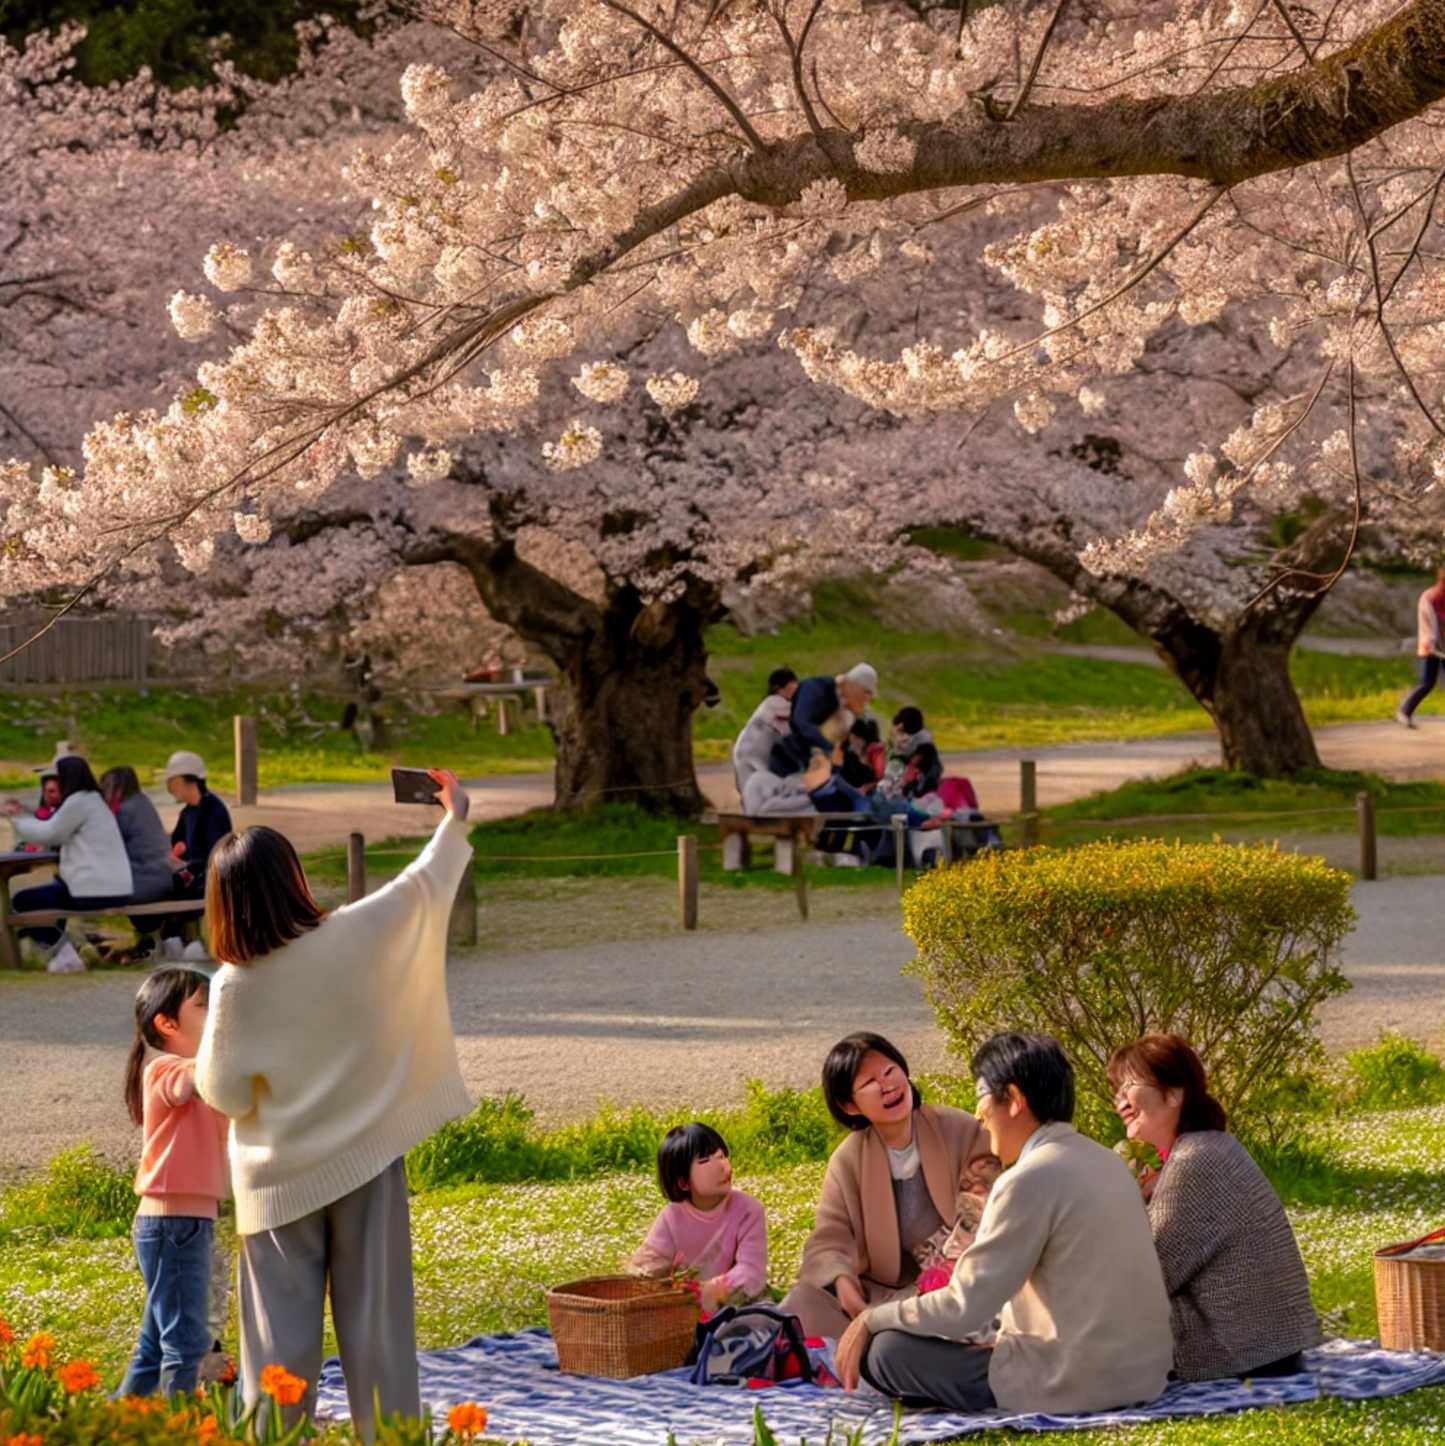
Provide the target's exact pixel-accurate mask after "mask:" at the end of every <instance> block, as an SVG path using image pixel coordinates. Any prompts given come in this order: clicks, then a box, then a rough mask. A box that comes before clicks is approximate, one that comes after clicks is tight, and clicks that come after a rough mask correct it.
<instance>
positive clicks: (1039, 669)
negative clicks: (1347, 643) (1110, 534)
mask: <svg viewBox="0 0 1445 1446" xmlns="http://www.w3.org/2000/svg"><path fill="white" fill-rule="evenodd" d="M819 596H820V600H819V606H818V611H817V612H816V614H815V615H814V616H813V617H811V618H804V619H800V620H797V621H795V622H792V623H790V624H788V625H787V626H786V627H785V628H783V629H782V630H781V632H779V633H778V634H777V635H776V636H767V637H759V638H745V637H743V636H742V635H741V634H740V633H739V632H738V631H737V629H736V628H734V627H732V626H731V625H729V624H723V625H721V626H718V627H715V628H714V629H712V631H711V633H710V634H709V640H708V641H709V649H710V653H711V661H710V664H709V668H710V672H711V674H712V676H713V678H714V679H715V680H716V681H717V683H718V684H719V686H720V688H721V689H722V694H723V701H722V703H721V704H720V705H719V706H718V707H717V708H714V709H703V710H702V711H700V712H699V713H698V715H697V717H696V721H695V729H694V736H695V743H696V753H697V756H698V758H699V759H703V760H706V759H723V758H726V757H727V756H728V754H729V752H730V750H731V746H732V741H733V739H734V738H735V737H736V736H737V733H738V731H739V730H740V729H741V727H742V725H743V724H744V723H745V722H746V721H747V718H748V717H749V715H750V714H751V713H752V711H753V708H754V707H755V706H756V704H757V701H758V699H759V698H761V697H762V695H763V692H764V691H765V686H766V678H767V675H768V673H769V671H770V670H771V669H773V668H774V667H777V666H778V665H780V664H787V665H789V666H791V667H792V668H793V669H795V670H796V671H797V672H798V673H799V674H803V675H806V674H810V673H835V672H838V671H839V670H841V669H843V668H846V667H850V666H851V665H852V664H853V663H856V662H858V661H859V660H860V659H862V660H866V661H868V662H871V663H873V664H874V665H875V666H876V667H877V668H878V672H879V677H880V680H881V693H880V696H879V698H878V700H877V703H876V711H877V712H878V713H879V714H880V715H881V716H882V717H884V718H885V719H886V718H890V717H891V716H892V714H893V713H894V711H895V710H896V709H897V708H899V707H901V706H902V705H903V704H905V703H912V704H916V705H917V706H919V707H921V708H922V709H923V711H924V714H925V716H926V718H927V720H928V723H929V726H930V727H931V728H932V729H933V731H934V734H935V736H936V737H937V739H938V741H939V742H940V744H941V745H942V746H944V747H945V748H992V747H1006V746H1029V745H1034V746H1038V745H1045V744H1050V743H1067V742H1074V741H1081V740H1089V739H1119V738H1137V737H1146V736H1154V735H1159V734H1167V733H1178V732H1187V731H1192V730H1207V729H1208V728H1209V726H1210V724H1209V719H1208V717H1207V716H1206V715H1205V713H1204V711H1203V710H1202V709H1201V708H1199V706H1198V705H1197V704H1195V703H1194V701H1193V700H1192V699H1191V698H1190V697H1189V695H1188V694H1187V693H1186V691H1185V690H1184V688H1183V686H1182V685H1181V684H1179V683H1178V682H1177V681H1176V680H1175V679H1174V678H1173V677H1172V676H1171V675H1170V674H1168V673H1167V672H1165V671H1164V670H1162V669H1160V668H1150V667H1144V666H1140V665H1138V664H1133V663H1111V662H1100V661H1097V660H1095V659H1091V658H1081V657H1072V656H1061V655H1059V654H1055V653H1048V652H1044V651H1042V650H1041V644H1040V642H1039V640H1037V639H1033V638H1028V637H1017V636H1016V637H1014V638H1013V639H1012V640H1009V639H993V638H990V639H985V638H979V637H972V636H965V637H958V636H952V635H948V634H943V633H939V634H926V633H909V634H905V633H898V632H893V631H890V630H888V629H886V628H884V627H883V626H882V625H881V624H880V623H878V622H877V621H876V619H875V617H874V615H873V613H872V611H871V606H870V602H869V596H868V594H867V592H866V589H864V590H859V589H857V588H852V589H850V588H849V587H848V586H846V585H842V584H834V585H831V586H830V587H829V588H826V589H822V590H820V595H819ZM1060 636H1061V637H1063V638H1065V639H1066V640H1080V641H1099V640H1104V641H1110V642H1119V641H1124V642H1133V643H1136V644H1137V643H1138V641H1139V640H1138V639H1137V638H1134V637H1133V636H1132V635H1125V636H1124V637H1123V638H1121V637H1120V629H1119V627H1118V626H1117V625H1114V624H1112V623H1110V622H1109V621H1108V619H1107V618H1105V617H1103V616H1102V615H1101V617H1100V618H1098V619H1094V618H1093V615H1091V617H1090V618H1086V619H1083V620H1082V621H1081V622H1079V623H1077V624H1073V625H1071V626H1070V627H1069V628H1066V629H1063V630H1062V631H1061V634H1060ZM1293 669H1294V676H1295V681H1296V684H1297V686H1298V688H1299V690H1300V693H1301V696H1302V698H1303V699H1304V704H1305V712H1306V714H1307V715H1308V717H1309V719H1310V722H1311V723H1313V724H1315V725H1317V726H1318V725H1323V724H1327V723H1340V722H1352V721H1359V720H1363V719H1378V718H1388V717H1389V716H1390V715H1391V713H1392V712H1393V711H1394V708H1395V705H1396V703H1397V702H1398V701H1399V697H1400V694H1401V693H1402V692H1403V690H1404V688H1405V687H1406V685H1407V684H1408V683H1409V681H1410V678H1411V673H1412V668H1411V665H1410V660H1409V659H1400V660H1398V661H1393V660H1381V659H1376V658H1350V657H1335V656H1327V655H1324V654H1319V653H1301V654H1298V655H1297V656H1296V657H1295V660H1294V664H1293ZM1440 701H1441V699H1440V695H1439V694H1437V695H1436V696H1435V697H1434V698H1432V699H1431V700H1430V701H1429V702H1428V703H1427V704H1426V705H1425V710H1424V711H1425V712H1427V713H1429V712H1431V711H1432V710H1435V709H1437V708H1439V706H1440ZM302 704H303V706H299V707H298V705H297V702H296V700H295V699H293V698H292V697H291V696H290V695H286V694H275V693H271V694H267V693H256V692H254V691H253V692H247V691H245V690H240V691H233V692H216V693H213V694H205V695H199V694H195V693H185V692H179V691H176V690H171V689H166V688H163V687H158V688H156V689H154V690H152V692H151V693H150V694H149V695H148V696H147V697H144V698H142V697H139V696H137V695H135V694H131V693H123V692H110V693H74V694H66V695H61V696H53V697H40V696H34V697H32V696H28V695H22V694H16V693H10V694H8V695H0V760H6V761H8V763H9V764H10V768H9V769H8V770H7V769H6V768H5V766H4V764H3V763H0V786H15V785H17V784H19V783H22V782H29V781H30V776H29V773H28V765H31V764H34V763H40V762H44V761H46V760H48V759H49V758H50V757H51V755H52V754H53V752H54V748H55V744H56V742H57V741H58V740H59V739H61V738H68V739H70V740H71V742H72V743H73V744H74V745H75V746H76V747H78V748H80V749H82V750H83V751H84V752H85V753H86V754H87V756H88V757H89V758H90V759H91V761H92V762H93V763H94V764H95V765H96V766H97V768H98V769H104V768H108V767H110V766H111V765H113V764H119V763H128V764H130V765H132V766H133V767H135V768H136V769H137V770H138V771H139V772H140V773H141V776H142V779H143V780H144V779H146V778H148V777H149V775H150V771H152V770H155V769H158V768H159V767H160V766H161V765H162V764H163V763H164V762H165V759H166V756H167V755H168V754H169V753H170V752H171V751H172V750H173V749H175V748H179V747H187V748H194V749H196V750H197V751H199V752H200V753H201V754H203V755H204V756H205V758H206V759H207V762H208V764H209V765H210V768H211V770H212V775H213V777H214V779H215V781H216V783H217V784H218V786H219V787H221V788H222V789H226V788H229V787H231V786H232V784H233V778H232V776H231V760H232V725H231V719H232V716H233V715H234V714H236V713H248V714H253V715H255V716H257V717H258V719H259V741H260V769H261V786H262V787H263V788H273V787H278V786H280V785H282V784H287V783H306V782H316V781H328V782H365V781H373V780H379V779H384V778H385V777H386V773H387V770H388V769H389V768H390V767H391V766H392V765H393V764H395V763H412V764H415V763H417V762H419V761H431V760H437V759H445V760H447V761H449V762H451V763H452V764H454V765H455V766H456V767H457V769H458V771H459V772H462V773H464V774H467V775H470V776H478V775H483V774H494V773H506V772H516V771H528V770H533V769H540V768H545V767H547V766H548V764H549V763H550V760H551V758H552V753H553V748H552V739H551V735H550V733H549V732H548V731H547V730H546V729H545V728H542V727H539V726H537V725H536V724H535V723H532V722H524V723H523V724H522V725H521V726H520V727H518V728H516V729H515V730H514V731H513V732H512V734H511V735H510V736H509V737H507V738H500V737H498V736H497V733H496V729H495V727H494V725H493V724H492V722H491V721H490V720H483V721H482V722H481V723H480V724H479V725H478V726H477V727H476V728H473V726H472V722H471V719H470V717H469V715H468V714H467V713H466V712H464V711H463V710H462V709H460V708H457V707H455V706H454V707H452V708H450V709H449V710H447V711H444V712H442V713H439V714H437V715H434V716H424V715H420V714H399V716H398V717H397V718H396V720H395V721H394V722H393V723H391V724H390V725H389V727H388V728H387V731H386V734H385V737H384V740H383V741H381V742H377V743H375V744H374V746H373V748H372V750H371V751H370V752H366V751H363V750H362V748H361V747H360V746H359V745H358V743H357V742H356V741H355V739H354V738H353V737H352V735H351V734H350V733H343V732H341V731H340V730H339V729H337V728H334V727H326V726H325V725H328V724H335V723H337V722H339V720H340V718H341V716H342V711H343V703H342V702H341V701H339V700H327V699H323V698H318V697H306V698H304V699H303V700H302ZM530 717H531V714H530V711H529V712H528V718H529V719H530ZM306 719H311V720H314V723H312V722H307V721H305V720H306ZM17 764H23V765H26V766H27V767H26V769H23V770H20V771H18V772H17V771H16V768H15V765H17Z"/></svg>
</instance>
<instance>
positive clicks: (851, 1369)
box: [833, 1315, 873, 1391]
mask: <svg viewBox="0 0 1445 1446" xmlns="http://www.w3.org/2000/svg"><path fill="white" fill-rule="evenodd" d="M872 1339H873V1333H872V1332H871V1331H870V1330H869V1329H868V1317H867V1316H866V1315H860V1316H859V1317H858V1318H857V1319H856V1320H855V1321H854V1322H853V1324H852V1325H850V1326H849V1327H848V1329H847V1330H845V1331H844V1332H843V1335H842V1337H841V1339H840V1340H839V1341H838V1346H837V1349H836V1350H835V1351H834V1352H833V1364H834V1365H835V1366H836V1367H837V1368H838V1379H839V1380H840V1381H842V1383H843V1389H844V1390H845V1391H856V1390H857V1389H858V1379H859V1376H860V1374H861V1372H862V1366H863V1357H864V1356H865V1355H867V1354H868V1342H869V1341H871V1340H872Z"/></svg>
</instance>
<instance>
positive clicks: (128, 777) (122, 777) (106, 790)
mask: <svg viewBox="0 0 1445 1446" xmlns="http://www.w3.org/2000/svg"><path fill="white" fill-rule="evenodd" d="M100 791H101V793H103V794H104V795H105V796H106V797H107V798H109V797H110V795H111V794H112V793H113V794H115V796H116V797H117V798H118V799H120V801H121V802H122V803H124V802H125V801H126V799H128V798H134V797H135V796H136V794H138V793H139V792H140V779H139V778H137V777H136V774H135V769H134V768H108V769H106V771H105V772H104V773H102V774H101V775H100Z"/></svg>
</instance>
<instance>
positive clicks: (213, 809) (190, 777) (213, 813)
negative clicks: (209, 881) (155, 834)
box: [162, 748, 231, 932]
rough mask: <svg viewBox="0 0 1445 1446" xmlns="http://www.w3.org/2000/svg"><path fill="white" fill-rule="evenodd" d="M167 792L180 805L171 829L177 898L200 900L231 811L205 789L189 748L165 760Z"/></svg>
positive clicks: (201, 765) (201, 766) (200, 764)
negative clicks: (209, 868)
mask: <svg viewBox="0 0 1445 1446" xmlns="http://www.w3.org/2000/svg"><path fill="white" fill-rule="evenodd" d="M166 791H167V792H168V793H169V794H170V796H171V797H172V798H173V799H175V801H176V802H177V803H179V804H180V805H181V816H180V818H178V819H177V820H176V826H175V828H174V829H172V830H171V867H172V868H173V869H174V870H175V871H176V881H175V893H176V897H177V898H179V899H203V898H205V896H206V865H207V864H208V863H209V862H210V860H211V850H212V849H213V848H215V846H216V845H217V844H218V843H220V841H221V840H222V839H223V838H225V836H226V835H227V834H228V833H230V832H231V812H230V810H229V809H228V808H227V807H226V805H225V804H224V803H222V802H221V800H220V799H219V798H217V797H216V795H215V794H214V793H212V792H211V791H210V789H209V788H207V787H206V763H205V760H204V759H203V758H202V757H201V755H200V754H199V753H192V752H191V751H190V749H188V748H181V749H178V750H177V751H176V752H175V753H172V754H171V756H170V757H169V758H168V759H167V760H166ZM162 932H165V931H164V930H163V931H162Z"/></svg>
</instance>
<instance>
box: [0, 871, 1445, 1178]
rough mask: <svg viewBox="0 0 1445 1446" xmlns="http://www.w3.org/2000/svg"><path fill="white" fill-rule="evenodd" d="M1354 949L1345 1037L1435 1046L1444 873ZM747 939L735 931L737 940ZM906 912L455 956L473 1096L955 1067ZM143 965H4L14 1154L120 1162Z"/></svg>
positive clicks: (1441, 998)
mask: <svg viewBox="0 0 1445 1446" xmlns="http://www.w3.org/2000/svg"><path fill="white" fill-rule="evenodd" d="M1354 898H1355V905H1356V907H1357V908H1358V909H1359V911H1360V916H1361V917H1360V927H1359V929H1358V931H1357V932H1356V933H1355V934H1354V935H1352V936H1351V937H1350V939H1349V940H1348V942H1347V945H1346V949H1345V972H1346V973H1347V974H1348V975H1349V976H1350V978H1351V979H1352V980H1353V981H1354V984H1355V988H1354V990H1353V991H1352V992H1351V993H1350V994H1347V995H1345V996H1344V997H1343V998H1341V999H1337V1000H1332V1001H1331V1002H1330V1003H1329V1004H1328V1005H1327V1006H1326V1009H1325V1011H1324V1038H1325V1043H1326V1045H1327V1046H1328V1047H1329V1048H1330V1049H1331V1050H1339V1049H1344V1048H1348V1047H1350V1046H1352V1045H1357V1044H1366V1043H1369V1042H1370V1041H1372V1040H1373V1039H1374V1038H1376V1036H1377V1035H1378V1034H1379V1033H1380V1031H1381V1030H1383V1029H1393V1030H1398V1031H1400V1032H1402V1033H1405V1034H1409V1035H1412V1036H1414V1037H1416V1038H1419V1039H1421V1040H1422V1041H1424V1042H1425V1043H1427V1044H1433V1045H1435V1046H1437V1047H1438V1045H1439V1043H1440V1031H1441V1020H1442V1018H1445V951H1442V949H1441V946H1440V939H1439V926H1438V921H1439V917H1440V906H1439V880H1438V878H1431V877H1416V878H1398V879H1385V880H1381V881H1380V882H1378V883H1372V884H1361V885H1357V886H1356V888H1355V891H1354ZM740 943H741V944H742V945H743V946H744V947H741V948H740V947H739V944H740ZM912 952H913V951H912V948H911V946H910V944H909V942H908V940H907V939H906V938H905V937H904V935H903V933H902V932H901V930H900V929H899V927H898V921H897V915H896V913H894V912H893V911H892V909H891V908H889V909H885V912H884V913H883V914H881V915H880V916H879V917H877V918H868V919H859V920H855V921H852V922H848V923H843V924H817V923H815V924H813V925H811V926H792V927H788V928H782V929H770V930H765V931H759V932H754V933H749V934H746V935H739V934H726V933H721V932H719V933H700V934H694V935H688V936H684V937H674V938H670V939H657V940H628V941H623V942H619V943H610V944H594V945H589V946H583V947H580V948H575V949H548V950H541V951H534V952H531V953H525V952H521V951H519V950H517V949H516V947H515V945H511V944H508V945H506V946H504V947H502V948H498V949H494V950H487V949H483V950H478V951H475V952H472V953H468V954H464V955H462V956H461V957H460V958H457V959H454V960H453V962H452V965H451V968H450V970H449V977H448V987H449V992H450V995H451V1003H452V1016H453V1019H454V1021H455V1025H456V1031H457V1037H458V1043H459V1050H460V1054H461V1060H462V1069H463V1073H464V1074H465V1076H466V1080H467V1085H468V1087H469V1088H470V1090H471V1091H472V1094H473V1095H474V1096H485V1095H500V1094H502V1093H503V1092H504V1091H506V1090H508V1089H512V1090H517V1091H519V1092H521V1093H522V1094H524V1095H525V1096H526V1097H527V1099H528V1101H529V1102H530V1103H531V1104H532V1106H533V1107H534V1108H535V1109H536V1110H537V1112H538V1113H539V1115H541V1116H542V1117H543V1118H544V1119H546V1120H549V1121H563V1120H568V1119H576V1118H578V1117H579V1116H584V1115H588V1114H590V1113H592V1112H593V1111H594V1110H595V1109H596V1108H597V1105H598V1103H599V1101H600V1100H606V1101H608V1102H610V1103H612V1104H614V1105H620V1106H626V1105H630V1104H645V1105H649V1106H652V1107H654V1108H662V1107H666V1106H669V1105H674V1104H689V1105H695V1106H699V1107H705V1106H709V1105H729V1104H736V1103H738V1102H740V1100H741V1099H742V1095H743V1088H744V1085H745V1083H746V1081H747V1080H748V1079H749V1078H758V1079H761V1080H763V1081H764V1083H766V1084H768V1085H770V1086H772V1087H774V1088H777V1087H780V1086H783V1085H792V1086H798V1087H803V1086H808V1085H812V1084H816V1083H817V1079H818V1071H819V1068H820V1066H821V1063H822V1059H823V1055H824V1054H825V1052H826V1051H827V1049H828V1046H829V1045H831V1044H832V1043H833V1041H834V1040H836V1039H837V1038H839V1037H840V1036H841V1035H843V1034H845V1033H847V1032H848V1031H850V1030H853V1029H859V1028H869V1029H876V1030H879V1031H880V1032H882V1033H883V1034H886V1035H888V1036H889V1037H890V1038H892V1039H894V1040H895V1041H896V1042H897V1043H898V1044H899V1045H900V1046H901V1047H902V1049H903V1050H904V1052H905V1053H906V1054H907V1056H908V1060H909V1063H910V1064H911V1065H912V1066H913V1068H914V1069H915V1070H917V1071H920V1072H921V1071H925V1070H955V1071H956V1070H957V1069H958V1068H959V1067H960V1066H959V1062H958V1061H957V1060H956V1059H951V1058H950V1056H949V1055H948V1054H947V1052H946V1050H945V1048H944V1040H943V1036H942V1034H941V1032H940V1031H939V1029H938V1027H937V1025H936V1024H935V1023H934V1020H933V1015H932V1012H931V1011H930V1010H929V1008H928V1006H927V1003H926V1002H925V1000H924V997H923V989H922V986H921V985H920V983H919V981H918V980H916V979H913V978H900V977H899V970H900V969H901V968H902V967H903V965H904V964H905V963H907V961H908V960H909V959H910V958H911V957H912ZM135 987H136V975H134V974H129V973H127V974H92V975H78V976H74V977H64V978H54V979H52V978H45V977H41V976H37V975H33V974H32V975H18V976H10V977H4V976H0V1059H4V1061H5V1108H4V1110H0V1169H3V1167H6V1166H15V1165H26V1166H36V1165H42V1164H44V1163H45V1162H46V1161H47V1160H49V1159H50V1158H51V1156H52V1155H54V1154H55V1152H56V1151H57V1150H60V1149H62V1148H64V1147H65V1146H66V1145H69V1144H74V1143H77V1142H79V1141H82V1140H91V1141H93V1142H95V1143H96V1144H97V1145H99V1146H100V1147H101V1148H102V1149H103V1150H104V1151H105V1152H106V1154H108V1155H109V1156H111V1157H113V1158H115V1159H117V1160H120V1159H128V1158H131V1157H133V1156H134V1154H135V1153H136V1143H137V1142H136V1131H135V1129H134V1128H133V1127H132V1126H131V1124H130V1122H129V1120H128V1119H127V1117H126V1114H125V1111H124V1109H123V1107H122V1105H121V1102H120V1094H121V1075H122V1072H123V1069H124V1064H125V1051H126V1047H127V1045H128V1044H129V1041H130V1033H131V1028H132V1025H131V1008H132V999H133V996H134V993H135Z"/></svg>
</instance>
